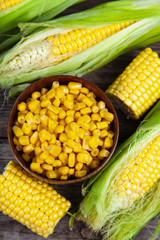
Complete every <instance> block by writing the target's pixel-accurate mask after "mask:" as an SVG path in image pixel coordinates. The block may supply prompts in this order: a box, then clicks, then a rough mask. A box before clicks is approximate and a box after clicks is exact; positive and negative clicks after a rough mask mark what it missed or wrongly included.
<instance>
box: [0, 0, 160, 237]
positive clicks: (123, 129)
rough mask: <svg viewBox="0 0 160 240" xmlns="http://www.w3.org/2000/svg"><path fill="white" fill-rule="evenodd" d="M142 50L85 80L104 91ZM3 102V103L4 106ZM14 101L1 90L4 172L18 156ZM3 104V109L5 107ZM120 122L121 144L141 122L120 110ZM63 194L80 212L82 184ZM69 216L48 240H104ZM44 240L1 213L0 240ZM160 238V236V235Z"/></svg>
mask: <svg viewBox="0 0 160 240" xmlns="http://www.w3.org/2000/svg"><path fill="white" fill-rule="evenodd" d="M104 2H107V0H94V1H93V0H88V1H85V2H82V3H80V4H78V5H76V6H72V7H70V8H69V9H67V10H66V11H64V13H63V14H61V16H62V15H65V14H69V13H73V12H78V11H80V10H84V9H88V8H91V7H93V6H96V5H98V4H100V3H104ZM150 47H152V49H153V50H155V51H156V52H158V53H159V54H160V43H156V44H153V45H151V46H150ZM141 50H142V49H138V50H135V51H132V52H130V53H127V54H125V55H123V56H120V57H118V58H117V59H115V60H114V61H113V62H112V63H110V64H108V65H106V66H104V67H102V68H101V69H99V70H97V71H94V72H93V73H90V74H88V75H86V76H84V78H85V79H87V80H88V81H91V82H93V83H95V84H96V85H97V86H99V87H100V88H101V89H102V90H105V89H106V88H107V87H108V86H109V85H110V84H111V83H112V82H113V81H114V80H115V78H116V77H117V76H118V75H119V74H120V73H121V72H122V71H123V70H124V68H125V67H126V66H127V65H128V64H129V63H130V62H131V60H132V59H133V58H134V57H135V56H136V55H137V54H138V53H139V52H140V51H141ZM2 105H3V106H2ZM12 105H13V102H8V101H6V100H5V102H4V92H3V91H2V90H0V173H2V172H3V169H4V167H5V166H6V164H7V163H8V162H9V160H11V159H14V157H13V155H12V152H11V150H10V148H9V145H8V140H7V124H8V118H9V113H10V110H11V107H12ZM1 106H2V108H1ZM117 114H118V118H119V123H120V135H119V142H118V144H120V143H122V142H123V141H124V140H125V139H127V138H128V137H129V136H130V135H131V134H132V133H133V132H134V131H135V129H136V127H137V126H138V124H139V121H135V120H131V119H126V116H125V115H123V114H122V113H121V112H120V111H117ZM53 187H54V188H55V189H56V190H57V191H58V192H59V193H60V194H62V195H64V196H65V197H66V198H67V199H68V200H70V201H71V203H72V208H71V209H70V211H71V212H72V213H74V212H75V211H77V209H78V207H79V204H80V202H81V200H82V195H81V183H77V184H72V185H67V186H58V185H54V186H53ZM68 222H69V216H65V217H64V218H63V219H62V220H61V221H60V223H59V224H58V225H57V226H56V228H55V232H54V234H53V235H51V236H50V237H49V238H48V239H49V240H51V239H56V240H75V239H77V240H84V239H90V240H100V239H102V237H101V236H97V235H95V234H94V233H92V232H91V231H90V230H89V229H88V228H87V227H86V226H85V225H84V224H83V223H82V222H77V221H75V223H74V228H73V230H72V231H70V230H69V226H68ZM157 222H158V220H157V219H156V218H155V219H153V220H152V221H151V222H150V223H149V224H148V226H147V227H146V228H144V229H143V230H142V231H141V232H140V233H139V235H138V236H137V237H136V238H135V240H147V239H148V238H149V236H150V233H151V232H153V230H154V228H155V227H156V224H157ZM30 239H31V240H42V239H43V238H42V237H40V236H38V235H36V234H35V233H32V232H31V231H30V230H29V229H27V228H26V227H25V226H23V225H22V224H20V223H18V222H17V221H15V220H13V219H11V218H9V217H8V216H5V215H3V214H2V213H0V240H30ZM157 239H160V236H159V238H157Z"/></svg>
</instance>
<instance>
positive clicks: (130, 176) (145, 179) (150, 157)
mask: <svg viewBox="0 0 160 240" xmlns="http://www.w3.org/2000/svg"><path fill="white" fill-rule="evenodd" d="M159 146H160V136H157V137H156V138H155V139H153V140H152V141H150V142H149V143H148V144H147V146H146V147H145V148H144V149H143V150H142V151H141V152H140V153H139V154H138V155H137V156H136V157H135V158H133V159H132V160H131V161H130V162H129V164H128V165H127V166H126V168H125V169H124V170H123V172H122V173H121V174H120V176H119V177H118V179H117V180H116V183H115V186H116V187H115V189H116V191H117V193H118V195H119V197H120V198H123V199H126V200H127V201H128V203H129V204H131V203H132V202H133V201H134V200H137V199H139V198H140V197H141V196H143V195H144V193H146V192H147V191H149V189H150V188H151V187H152V186H153V185H154V183H155V182H156V181H157V180H158V179H159V178H160V152H159Z"/></svg>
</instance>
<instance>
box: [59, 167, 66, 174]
mask: <svg viewBox="0 0 160 240" xmlns="http://www.w3.org/2000/svg"><path fill="white" fill-rule="evenodd" d="M68 172H69V167H59V168H58V173H59V174H60V175H67V174H68Z"/></svg>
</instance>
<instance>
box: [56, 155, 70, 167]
mask: <svg viewBox="0 0 160 240" xmlns="http://www.w3.org/2000/svg"><path fill="white" fill-rule="evenodd" d="M58 158H59V160H60V161H61V162H62V163H63V164H64V165H66V164H67V161H68V154H67V153H64V152H61V153H60V154H59V156H58Z"/></svg>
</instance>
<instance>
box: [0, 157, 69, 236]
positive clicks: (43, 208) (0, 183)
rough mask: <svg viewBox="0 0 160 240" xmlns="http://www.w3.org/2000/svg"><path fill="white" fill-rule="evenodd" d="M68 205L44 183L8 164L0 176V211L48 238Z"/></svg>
mask: <svg viewBox="0 0 160 240" xmlns="http://www.w3.org/2000/svg"><path fill="white" fill-rule="evenodd" d="M70 206H71V204H70V202H69V201H67V200H66V199H65V198H64V197H62V196H61V195H60V194H58V193H57V192H56V191H55V190H54V189H53V188H52V187H51V186H49V185H48V184H47V183H44V182H42V181H39V180H37V179H35V178H33V177H31V176H30V175H29V174H28V173H26V172H25V171H24V170H23V169H22V168H21V167H20V166H19V165H18V164H17V163H15V162H14V161H10V162H9V164H8V165H7V167H6V169H5V171H4V173H3V175H0V210H1V211H2V212H3V213H4V214H6V215H9V216H10V217H12V218H14V219H15V220H17V221H19V222H20V223H22V224H24V225H26V226H27V227H28V228H29V229H31V230H32V231H33V232H36V233H37V234H39V235H41V236H43V237H45V238H47V237H48V236H49V235H50V234H52V233H53V231H54V227H55V225H56V224H57V222H58V221H59V220H60V219H61V218H62V217H63V216H64V214H65V213H66V211H67V210H68V209H69V208H70Z"/></svg>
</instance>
